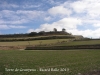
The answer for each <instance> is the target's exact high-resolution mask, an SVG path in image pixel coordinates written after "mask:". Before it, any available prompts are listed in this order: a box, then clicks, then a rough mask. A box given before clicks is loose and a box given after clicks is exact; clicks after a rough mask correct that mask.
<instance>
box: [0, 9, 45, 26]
mask: <svg viewBox="0 0 100 75" xmlns="http://www.w3.org/2000/svg"><path fill="white" fill-rule="evenodd" d="M43 15H44V12H42V11H34V10H17V11H13V10H2V11H0V16H1V20H0V24H23V23H28V22H30V21H31V20H34V19H36V18H38V17H40V16H41V18H42V16H43Z"/></svg>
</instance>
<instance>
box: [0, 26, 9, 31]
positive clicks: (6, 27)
mask: <svg viewBox="0 0 100 75" xmlns="http://www.w3.org/2000/svg"><path fill="white" fill-rule="evenodd" d="M5 29H9V27H8V26H7V25H0V30H5Z"/></svg>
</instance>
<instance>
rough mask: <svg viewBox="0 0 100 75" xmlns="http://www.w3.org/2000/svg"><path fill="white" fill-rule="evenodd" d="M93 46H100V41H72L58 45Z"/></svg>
mask: <svg viewBox="0 0 100 75" xmlns="http://www.w3.org/2000/svg"><path fill="white" fill-rule="evenodd" d="M92 44H100V40H87V41H71V42H68V43H67V42H65V43H61V44H58V45H59V46H72V45H92Z"/></svg>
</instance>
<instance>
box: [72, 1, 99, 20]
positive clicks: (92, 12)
mask: <svg viewBox="0 0 100 75" xmlns="http://www.w3.org/2000/svg"><path fill="white" fill-rule="evenodd" d="M71 7H72V8H73V9H74V11H75V12H76V13H86V14H87V15H88V16H89V17H91V18H97V17H98V16H100V9H99V8H100V0H95V1H94V0H80V1H76V2H73V3H71Z"/></svg>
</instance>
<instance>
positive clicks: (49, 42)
mask: <svg viewBox="0 0 100 75" xmlns="http://www.w3.org/2000/svg"><path fill="white" fill-rule="evenodd" d="M58 40H59V42H61V41H68V40H69V39H52V40H36V41H15V42H0V45H1V46H2V45H7V46H18V45H29V44H30V45H39V44H40V42H41V44H51V43H57V42H58Z"/></svg>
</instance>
